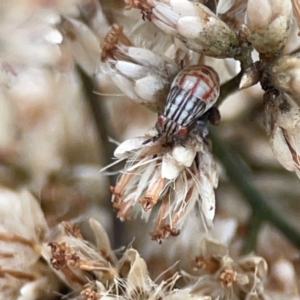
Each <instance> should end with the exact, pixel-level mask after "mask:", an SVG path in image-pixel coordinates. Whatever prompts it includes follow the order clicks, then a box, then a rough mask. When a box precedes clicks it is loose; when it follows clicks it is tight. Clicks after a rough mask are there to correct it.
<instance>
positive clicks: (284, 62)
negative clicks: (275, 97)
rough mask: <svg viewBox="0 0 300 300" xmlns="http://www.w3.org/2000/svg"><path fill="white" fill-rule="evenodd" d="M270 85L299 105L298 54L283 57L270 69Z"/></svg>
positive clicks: (299, 68)
mask: <svg viewBox="0 0 300 300" xmlns="http://www.w3.org/2000/svg"><path fill="white" fill-rule="evenodd" d="M270 74H271V78H272V83H273V84H274V85H275V87H276V88H277V89H279V90H280V91H282V92H285V93H287V94H289V95H291V96H292V97H293V99H294V100H296V101H297V102H298V103H300V54H299V53H297V54H294V55H284V56H282V57H280V58H279V59H277V60H276V61H275V62H274V64H273V65H272V67H271V68H270Z"/></svg>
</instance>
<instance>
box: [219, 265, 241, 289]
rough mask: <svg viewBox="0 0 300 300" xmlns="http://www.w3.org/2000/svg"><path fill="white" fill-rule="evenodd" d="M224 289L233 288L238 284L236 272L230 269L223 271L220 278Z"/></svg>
mask: <svg viewBox="0 0 300 300" xmlns="http://www.w3.org/2000/svg"><path fill="white" fill-rule="evenodd" d="M219 279H220V281H221V285H222V286H223V287H231V286H232V284H233V283H234V282H236V280H237V277H236V272H235V271H233V270H230V269H227V270H225V271H223V272H222V273H221V275H220V277H219Z"/></svg>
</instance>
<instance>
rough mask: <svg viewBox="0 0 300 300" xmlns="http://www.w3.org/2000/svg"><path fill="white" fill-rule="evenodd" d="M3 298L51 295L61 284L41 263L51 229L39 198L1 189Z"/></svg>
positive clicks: (0, 276) (0, 287)
mask: <svg viewBox="0 0 300 300" xmlns="http://www.w3.org/2000/svg"><path fill="white" fill-rule="evenodd" d="M0 206H1V210H0V248H1V251H0V297H1V298H2V299H38V298H43V297H47V296H50V295H51V294H52V293H53V291H55V290H56V289H58V287H59V282H58V281H57V279H56V278H55V276H54V274H53V273H52V271H51V270H50V269H49V268H48V266H47V265H45V264H44V262H43V261H42V260H41V247H42V243H43V242H44V241H45V240H47V236H48V226H47V224H46V221H45V217H44V214H43V212H42V211H41V208H40V206H39V204H38V202H37V201H36V199H35V198H34V197H33V196H32V195H31V194H30V193H29V192H28V191H26V190H22V191H12V190H8V189H5V188H1V189H0Z"/></svg>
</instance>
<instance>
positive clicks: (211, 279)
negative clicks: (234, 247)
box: [191, 238, 267, 300]
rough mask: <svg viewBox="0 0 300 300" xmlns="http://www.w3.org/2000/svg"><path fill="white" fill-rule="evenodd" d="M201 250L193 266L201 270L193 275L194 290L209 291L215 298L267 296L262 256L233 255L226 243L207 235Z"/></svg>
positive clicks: (264, 264)
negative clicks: (265, 293)
mask: <svg viewBox="0 0 300 300" xmlns="http://www.w3.org/2000/svg"><path fill="white" fill-rule="evenodd" d="M200 252H201V253H200V255H198V256H196V258H195V260H194V269H195V270H198V272H199V273H198V275H196V276H193V277H192V278H194V279H193V280H195V281H196V283H195V284H194V285H193V288H192V290H191V292H192V293H198V294H199V295H210V296H211V297H212V299H228V300H229V299H230V300H239V299H241V298H243V299H264V291H263V284H262V279H263V278H264V277H265V276H266V274H267V263H266V261H265V260H264V259H263V258H262V257H259V256H255V255H249V256H245V257H240V258H236V259H234V258H231V257H230V256H229V253H228V249H227V247H226V246H225V245H224V244H222V243H220V242H219V241H217V240H213V239H206V238H204V239H203V240H202V244H201V247H200ZM198 276H199V277H198ZM197 279H198V281H197Z"/></svg>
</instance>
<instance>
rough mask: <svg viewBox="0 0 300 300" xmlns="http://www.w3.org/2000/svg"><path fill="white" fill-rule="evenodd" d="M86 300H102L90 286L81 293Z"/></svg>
mask: <svg viewBox="0 0 300 300" xmlns="http://www.w3.org/2000/svg"><path fill="white" fill-rule="evenodd" d="M80 295H82V296H83V297H84V298H85V299H86V300H97V299H100V295H99V294H98V293H97V292H96V291H95V290H94V289H93V288H92V287H90V286H87V287H86V288H85V289H84V290H82V292H81V293H80Z"/></svg>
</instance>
